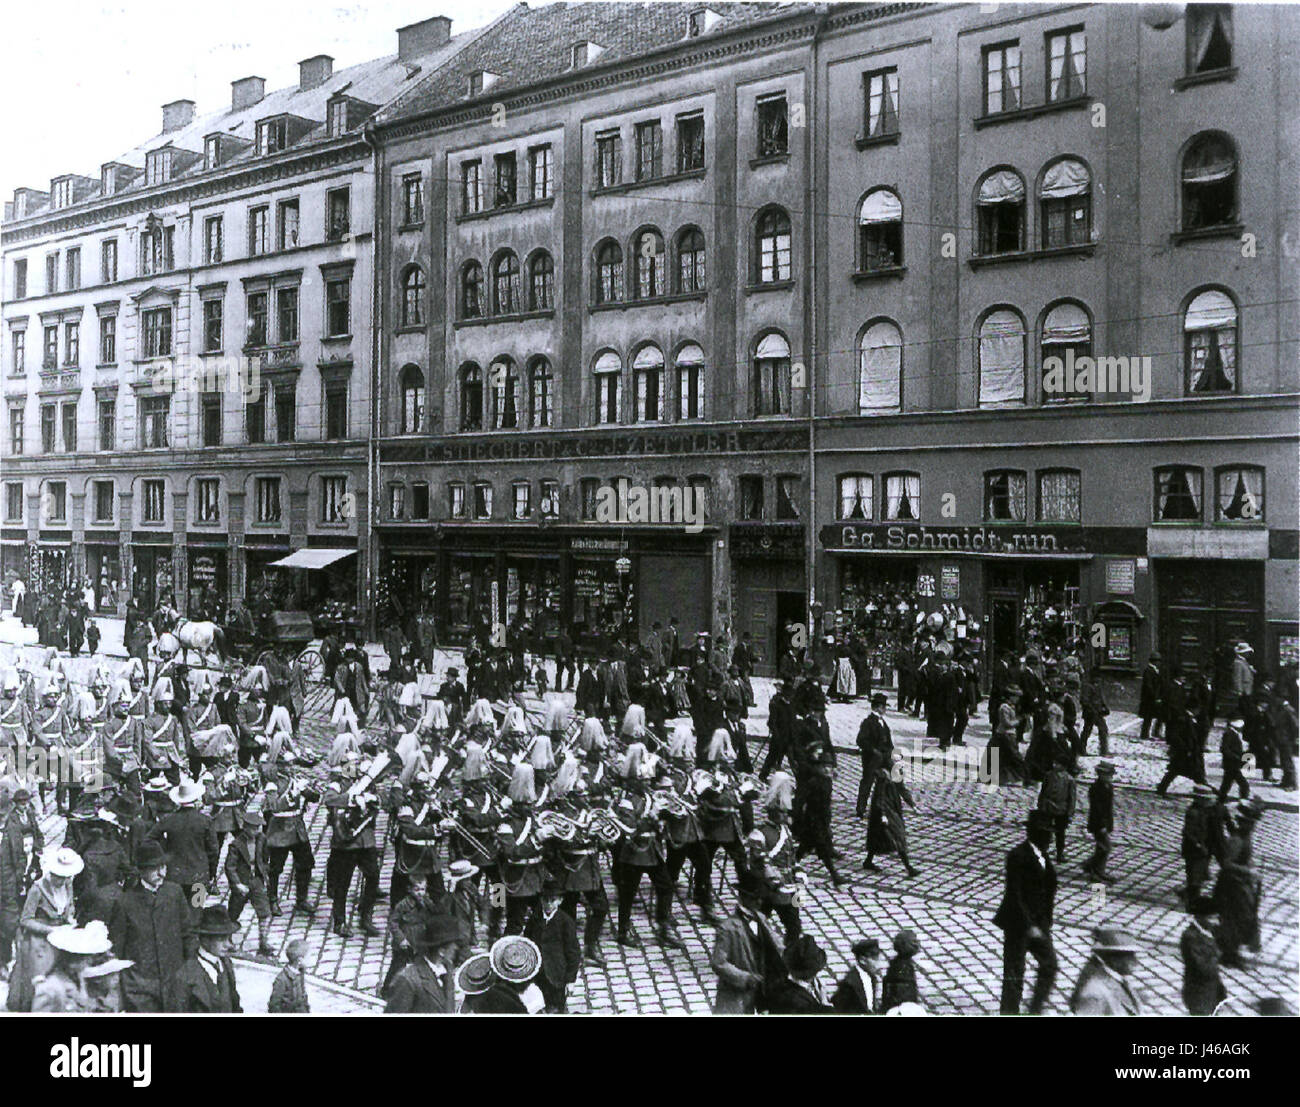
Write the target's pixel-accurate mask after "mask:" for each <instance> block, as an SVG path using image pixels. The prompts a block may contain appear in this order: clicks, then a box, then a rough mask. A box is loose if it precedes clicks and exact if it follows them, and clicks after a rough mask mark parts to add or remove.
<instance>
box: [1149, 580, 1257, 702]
mask: <svg viewBox="0 0 1300 1107" xmlns="http://www.w3.org/2000/svg"><path fill="white" fill-rule="evenodd" d="M1156 598H1157V604H1158V610H1159V615H1160V650H1161V652H1162V653H1163V654H1164V655H1165V659H1166V664H1169V665H1182V664H1186V665H1191V666H1193V667H1195V668H1197V669H1205V668H1209V667H1212V678H1217V686H1218V687H1219V688H1226V687H1227V686H1228V685H1229V684H1230V682H1231V679H1232V648H1233V646H1234V645H1235V644H1236V643H1237V642H1246V643H1249V645H1250V646H1252V647H1253V648H1254V650H1255V657H1256V664H1257V665H1258V664H1262V659H1263V649H1264V614H1263V611H1264V566H1263V563H1262V562H1252V561H1160V562H1157V563H1156Z"/></svg>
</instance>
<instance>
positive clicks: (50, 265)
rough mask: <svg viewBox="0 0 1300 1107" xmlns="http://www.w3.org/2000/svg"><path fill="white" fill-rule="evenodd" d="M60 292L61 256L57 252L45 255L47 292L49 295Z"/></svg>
mask: <svg viewBox="0 0 1300 1107" xmlns="http://www.w3.org/2000/svg"><path fill="white" fill-rule="evenodd" d="M58 290H59V255H58V252H57V251H56V252H55V253H53V254H46V255H45V292H46V295H48V294H49V293H51V292H58Z"/></svg>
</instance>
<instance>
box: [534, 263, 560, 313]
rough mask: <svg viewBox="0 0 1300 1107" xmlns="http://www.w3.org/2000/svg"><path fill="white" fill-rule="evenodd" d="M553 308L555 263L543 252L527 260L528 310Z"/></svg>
mask: <svg viewBox="0 0 1300 1107" xmlns="http://www.w3.org/2000/svg"><path fill="white" fill-rule="evenodd" d="M553 307H555V262H554V261H552V260H551V255H550V254H548V253H547V252H546V251H545V250H538V251H537V252H536V253H535V254H533V256H532V257H531V258H529V259H528V310H529V311H549V310H550V309H551V308H553Z"/></svg>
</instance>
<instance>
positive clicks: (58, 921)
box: [8, 846, 85, 1011]
mask: <svg viewBox="0 0 1300 1107" xmlns="http://www.w3.org/2000/svg"><path fill="white" fill-rule="evenodd" d="M84 867H85V866H84V865H83V863H82V860H81V858H80V857H79V856H78V855H77V854H76V853H75V852H74V851H73V850H70V849H68V848H67V847H66V846H61V847H58V848H51V849H48V850H46V851H45V852H44V853H43V854H42V855H41V872H42V874H43V875H42V876H41V878H40V879H39V880H38V881H37V882H36V883H35V884H33V885H32V890H31V891H30V892H28V893H27V902H26V903H25V904H24V905H23V914H22V918H21V920H20V921H19V924H18V927H19V929H18V941H17V943H16V947H17V957H16V958H15V960H14V970H13V975H12V976H11V977H10V978H9V1000H8V1007H9V1010H10V1011H30V1010H31V1009H32V997H33V994H34V993H33V984H32V982H33V981H34V980H35V979H36V978H37V977H38V976H44V975H45V974H46V973H47V972H49V970H50V969H51V968H53V967H54V961H55V948H54V946H52V945H50V943H49V942H48V941H47V940H46V936H47V935H48V934H49V933H50V931H52V930H53V929H54V928H55V927H59V926H70V925H72V924H73V923H74V922H75V921H76V920H75V918H74V912H75V909H74V905H73V898H72V878H73V877H74V876H76V875H77V874H78V873H79V872H81V870H82V869H83V868H84Z"/></svg>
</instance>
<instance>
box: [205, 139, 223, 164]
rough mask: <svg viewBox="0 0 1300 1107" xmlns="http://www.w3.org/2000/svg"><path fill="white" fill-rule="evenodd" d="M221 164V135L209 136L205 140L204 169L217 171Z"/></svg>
mask: <svg viewBox="0 0 1300 1107" xmlns="http://www.w3.org/2000/svg"><path fill="white" fill-rule="evenodd" d="M220 163H221V138H220V136H219V135H208V137H207V138H205V139H204V140H203V168H204V169H216V167H217V166H218V165H219V164H220Z"/></svg>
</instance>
